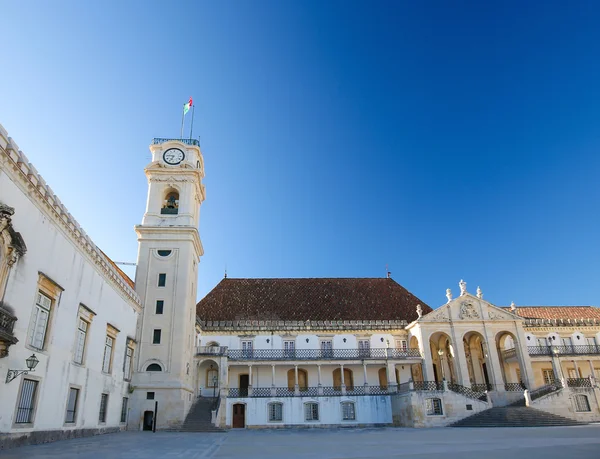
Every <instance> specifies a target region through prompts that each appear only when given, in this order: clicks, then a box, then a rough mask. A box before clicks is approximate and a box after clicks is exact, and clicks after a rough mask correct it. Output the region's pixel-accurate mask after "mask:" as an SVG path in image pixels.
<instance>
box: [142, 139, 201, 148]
mask: <svg viewBox="0 0 600 459" xmlns="http://www.w3.org/2000/svg"><path fill="white" fill-rule="evenodd" d="M171 140H175V141H177V142H182V143H184V144H186V145H195V146H197V147H199V146H200V141H199V140H196V139H166V138H161V137H155V138H154V139H152V145H157V144H161V143H165V142H170V141H171Z"/></svg>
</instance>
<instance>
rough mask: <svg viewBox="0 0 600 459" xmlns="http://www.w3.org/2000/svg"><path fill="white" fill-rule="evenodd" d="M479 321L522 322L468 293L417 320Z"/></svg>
mask: <svg viewBox="0 0 600 459" xmlns="http://www.w3.org/2000/svg"><path fill="white" fill-rule="evenodd" d="M449 320H453V321H457V322H458V321H462V320H464V321H470V320H471V321H481V320H519V321H520V320H522V319H521V318H520V317H519V316H516V315H514V314H511V313H510V312H508V311H504V310H502V309H500V308H497V307H495V306H493V305H492V304H490V303H488V302H487V301H485V300H483V299H482V298H477V297H475V296H473V295H471V294H469V293H467V294H465V295H462V296H459V297H458V298H455V299H453V300H451V301H450V302H449V303H447V304H445V305H443V306H440V307H439V308H437V309H434V310H433V311H432V312H430V313H429V314H425V315H424V316H423V317H421V318H420V319H419V321H420V322H448V321H449Z"/></svg>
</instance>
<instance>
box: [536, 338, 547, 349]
mask: <svg viewBox="0 0 600 459" xmlns="http://www.w3.org/2000/svg"><path fill="white" fill-rule="evenodd" d="M537 345H538V346H541V347H548V346H550V340H548V339H547V338H538V339H537Z"/></svg>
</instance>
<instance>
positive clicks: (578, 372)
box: [573, 359, 582, 378]
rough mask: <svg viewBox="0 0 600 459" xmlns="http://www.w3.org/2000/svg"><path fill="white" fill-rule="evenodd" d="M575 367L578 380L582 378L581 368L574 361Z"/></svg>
mask: <svg viewBox="0 0 600 459" xmlns="http://www.w3.org/2000/svg"><path fill="white" fill-rule="evenodd" d="M573 366H574V367H575V376H576V377H577V378H581V377H582V376H581V372H580V371H579V367H578V366H577V362H576V361H575V359H573Z"/></svg>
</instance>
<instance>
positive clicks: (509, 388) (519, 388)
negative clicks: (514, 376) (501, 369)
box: [504, 382, 527, 392]
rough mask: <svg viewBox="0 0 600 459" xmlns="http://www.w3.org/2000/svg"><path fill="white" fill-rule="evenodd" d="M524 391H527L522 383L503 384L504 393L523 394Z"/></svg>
mask: <svg viewBox="0 0 600 459" xmlns="http://www.w3.org/2000/svg"><path fill="white" fill-rule="evenodd" d="M525 389H527V386H525V384H523V383H522V382H520V383H506V384H504V390H505V391H506V392H523V391H524V390H525Z"/></svg>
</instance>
